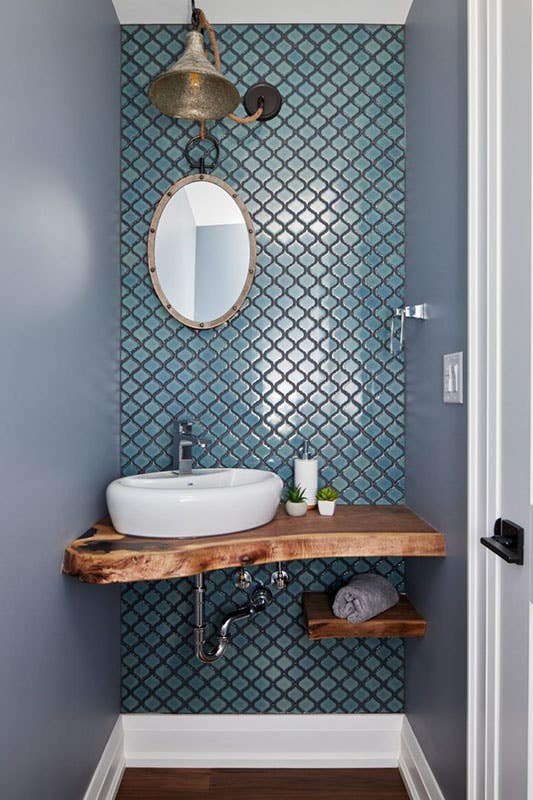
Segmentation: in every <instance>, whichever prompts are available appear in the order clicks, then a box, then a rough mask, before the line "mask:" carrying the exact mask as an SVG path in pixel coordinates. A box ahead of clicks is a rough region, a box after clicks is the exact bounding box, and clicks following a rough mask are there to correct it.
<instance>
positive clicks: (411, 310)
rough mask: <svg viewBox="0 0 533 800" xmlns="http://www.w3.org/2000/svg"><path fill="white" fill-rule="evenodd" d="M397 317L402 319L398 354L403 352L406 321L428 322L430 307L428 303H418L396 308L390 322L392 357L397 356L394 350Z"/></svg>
mask: <svg viewBox="0 0 533 800" xmlns="http://www.w3.org/2000/svg"><path fill="white" fill-rule="evenodd" d="M396 317H399V318H400V347H399V349H398V351H397V352H398V353H400V352H401V351H402V350H403V345H404V340H405V320H406V319H419V320H426V319H429V313H428V305H427V303H417V304H416V305H414V306H401V307H400V308H395V309H394V313H393V315H392V317H391V321H390V344H389V347H390V352H391V355H395V350H394V320H395V319H396Z"/></svg>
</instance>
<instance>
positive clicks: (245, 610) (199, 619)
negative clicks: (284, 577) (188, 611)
mask: <svg viewBox="0 0 533 800" xmlns="http://www.w3.org/2000/svg"><path fill="white" fill-rule="evenodd" d="M271 601H272V594H271V593H270V590H269V589H267V588H266V587H264V586H258V587H257V588H256V589H254V591H253V592H252V594H251V596H250V602H249V603H248V605H246V606H242V607H241V608H236V609H235V611H230V613H229V614H227V615H226V616H225V617H224V621H223V622H222V625H221V626H220V629H219V632H218V644H217V646H216V648H215V649H214V650H206V649H205V622H204V605H205V586H204V573H203V572H200V574H199V575H196V578H195V589H194V640H195V645H196V656H197V658H199V659H200V661H203V663H204V664H212V663H213V662H214V661H218V659H219V658H221V657H222V655H223V654H224V651H225V649H226V647H227V646H228V643H229V640H230V637H229V634H228V631H229V627H230V625H231V623H232V622H234V621H236V620H239V619H247V617H251V616H253V615H254V614H256V613H257V612H258V611H262V610H263V609H264V608H266V607H267V606H268V605H269V603H270V602H271Z"/></svg>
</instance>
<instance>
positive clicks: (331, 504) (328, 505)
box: [318, 500, 335, 517]
mask: <svg viewBox="0 0 533 800" xmlns="http://www.w3.org/2000/svg"><path fill="white" fill-rule="evenodd" d="M318 510H319V512H320V513H321V514H322V516H323V517H332V516H333V514H334V513H335V500H319V501H318Z"/></svg>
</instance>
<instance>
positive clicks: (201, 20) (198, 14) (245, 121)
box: [193, 2, 263, 139]
mask: <svg viewBox="0 0 533 800" xmlns="http://www.w3.org/2000/svg"><path fill="white" fill-rule="evenodd" d="M196 19H197V20H198V22H197V25H198V30H200V31H203V30H206V31H207V33H208V36H209V41H210V42H211V48H212V50H213V59H214V62H215V67H216V68H217V69H218V70H219V71H220V67H221V61H220V51H219V49H218V43H217V39H216V36H215V31H214V30H213V26H212V25H211V23H210V22H209V20H208V19H207V17H206V15H205V13H204V12H203V11H202V9H201V8H196V7H195V5H194V2H193V24H196ZM262 113H263V106H262V105H260V106H259V108H258V109H257V111H256V112H255V113H254V114H250V116H248V117H239V116H238V115H237V114H228V115H227V116H228V117H229V118H230V119H232V120H233V122H239V123H241V125H251V124H252V122H255V121H256V120H258V119H259V117H260V116H261V114H262ZM205 135H206V131H205V122H201V123H200V138H201V139H205Z"/></svg>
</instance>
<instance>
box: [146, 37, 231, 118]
mask: <svg viewBox="0 0 533 800" xmlns="http://www.w3.org/2000/svg"><path fill="white" fill-rule="evenodd" d="M148 94H149V97H150V100H151V101H152V103H153V104H154V106H155V107H156V108H158V109H159V110H160V111H162V112H163V114H167V115H168V116H169V117H181V118H184V119H192V120H195V121H197V122H205V121H206V120H210V119H211V120H212V119H222V118H223V117H225V116H226V115H227V114H230V113H231V112H232V111H234V110H235V109H236V108H237V106H238V105H239V102H240V97H239V92H238V91H237V89H236V88H235V86H234V85H233V84H232V82H231V81H229V80H228V79H227V78H225V77H224V76H223V75H222V74H221V73H220V72H219V71H218V69H216V67H214V66H213V64H211V62H210V61H209V59H208V58H207V56H206V55H205V52H204V37H203V35H202V34H201V33H200V31H197V30H195V31H190V33H188V34H187V41H186V44H185V52H184V54H183V56H182V57H181V58H180V59H179V61H177V62H176V63H175V64H174V66H173V67H171V68H170V69H169V70H168V72H164V73H163V74H162V75H159V77H158V78H156V79H155V80H154V81H153V82H152V84H151V85H150V89H149V92H148Z"/></svg>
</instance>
